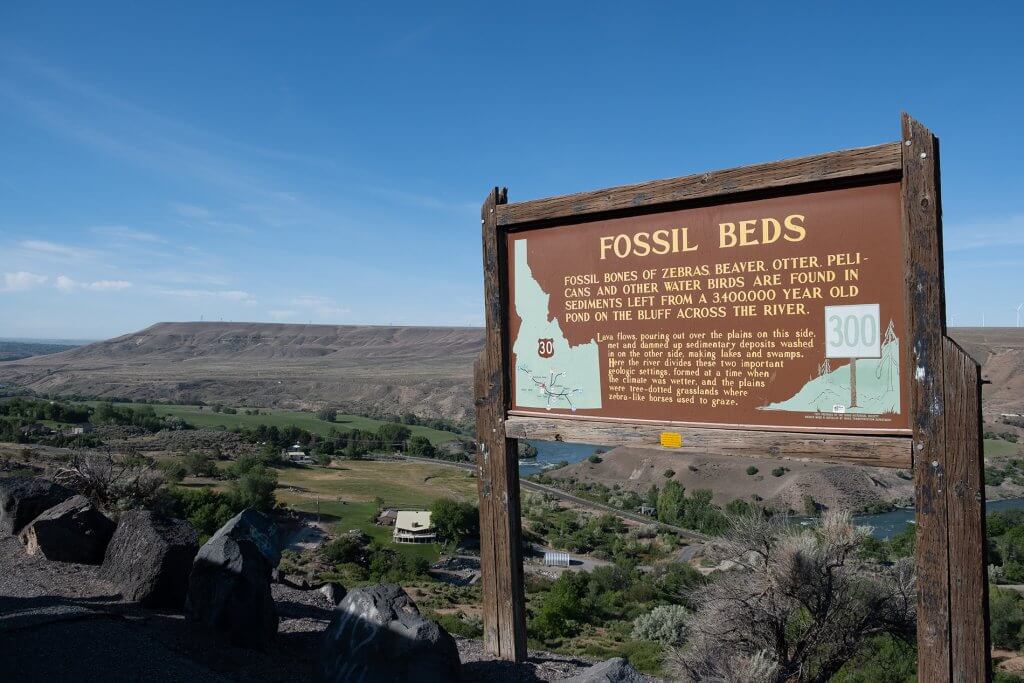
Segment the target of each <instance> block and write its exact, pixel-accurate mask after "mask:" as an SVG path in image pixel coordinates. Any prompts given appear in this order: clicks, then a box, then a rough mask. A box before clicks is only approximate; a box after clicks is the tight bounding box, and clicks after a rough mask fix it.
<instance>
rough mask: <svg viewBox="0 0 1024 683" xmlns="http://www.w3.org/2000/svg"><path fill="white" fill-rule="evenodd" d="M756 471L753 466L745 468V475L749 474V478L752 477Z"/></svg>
mask: <svg viewBox="0 0 1024 683" xmlns="http://www.w3.org/2000/svg"><path fill="white" fill-rule="evenodd" d="M757 471H758V470H757V468H756V467H754V466H753V465H751V466H750V467H748V468H747V474H749V475H750V476H754V475H755V474H757Z"/></svg>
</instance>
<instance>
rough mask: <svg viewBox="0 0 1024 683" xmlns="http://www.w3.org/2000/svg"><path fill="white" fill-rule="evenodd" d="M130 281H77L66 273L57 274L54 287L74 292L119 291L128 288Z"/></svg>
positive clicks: (130, 284)
mask: <svg viewBox="0 0 1024 683" xmlns="http://www.w3.org/2000/svg"><path fill="white" fill-rule="evenodd" d="M131 286H132V283H130V282H128V281H127V280H96V281H95V282H78V281H77V280H73V279H71V278H69V277H68V276H67V275H58V276H57V280H56V281H55V282H54V287H56V288H57V289H59V290H60V291H62V292H67V293H70V292H74V291H77V290H80V289H85V290H89V291H92V292H120V291H122V290H125V289H128V288H130V287H131Z"/></svg>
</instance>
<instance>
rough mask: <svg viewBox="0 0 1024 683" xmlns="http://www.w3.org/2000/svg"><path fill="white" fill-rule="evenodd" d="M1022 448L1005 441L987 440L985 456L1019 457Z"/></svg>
mask: <svg viewBox="0 0 1024 683" xmlns="http://www.w3.org/2000/svg"><path fill="white" fill-rule="evenodd" d="M1018 453H1020V448H1019V447H1018V445H1017V444H1015V443H1011V442H1009V441H1004V440H1003V439H985V455H994V456H1000V455H1017V454H1018Z"/></svg>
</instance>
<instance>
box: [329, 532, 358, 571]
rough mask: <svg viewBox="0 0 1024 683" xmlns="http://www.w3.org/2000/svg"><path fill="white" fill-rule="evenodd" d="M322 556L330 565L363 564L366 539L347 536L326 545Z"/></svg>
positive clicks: (351, 535)
mask: <svg viewBox="0 0 1024 683" xmlns="http://www.w3.org/2000/svg"><path fill="white" fill-rule="evenodd" d="M323 554H324V557H325V558H326V559H327V560H328V561H329V562H331V563H332V564H350V563H351V564H364V563H365V562H366V559H367V557H366V539H365V538H364V537H362V536H360V535H358V534H347V535H345V536H342V537H341V538H336V539H334V540H333V541H331V542H330V543H327V544H326V545H325V546H324V548H323Z"/></svg>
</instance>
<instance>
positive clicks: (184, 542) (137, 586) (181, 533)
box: [100, 510, 199, 609]
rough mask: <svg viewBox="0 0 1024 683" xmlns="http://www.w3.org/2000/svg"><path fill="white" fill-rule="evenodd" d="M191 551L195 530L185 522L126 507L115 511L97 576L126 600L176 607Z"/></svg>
mask: <svg viewBox="0 0 1024 683" xmlns="http://www.w3.org/2000/svg"><path fill="white" fill-rule="evenodd" d="M197 550H199V534H197V533H196V530H195V529H193V528H192V525H191V524H189V523H188V522H186V521H184V520H181V519H173V518H171V517H165V516H163V515H159V514H157V513H155V512H150V511H149V510H131V511H130V512H126V513H125V514H124V515H122V516H121V519H120V521H119V522H118V524H117V530H116V531H114V536H113V538H111V539H110V544H109V545H108V546H107V554H106V556H105V557H104V558H103V566H102V567H101V568H100V577H101V578H103V579H106V580H107V581H110V582H111V583H113V584H114V585H116V586H117V587H118V590H120V591H121V595H122V596H124V598H125V599H126V600H131V601H133V602H138V603H141V604H142V605H144V606H146V607H170V608H174V609H181V608H182V606H183V605H184V604H185V595H186V594H187V593H188V577H189V574H190V573H191V572H192V561H193V560H194V559H195V556H196V551H197Z"/></svg>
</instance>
